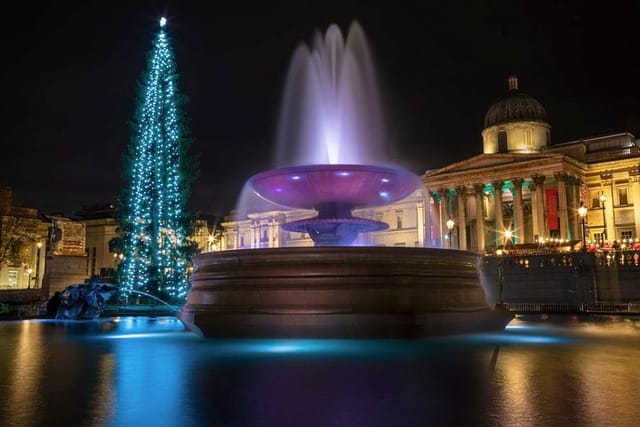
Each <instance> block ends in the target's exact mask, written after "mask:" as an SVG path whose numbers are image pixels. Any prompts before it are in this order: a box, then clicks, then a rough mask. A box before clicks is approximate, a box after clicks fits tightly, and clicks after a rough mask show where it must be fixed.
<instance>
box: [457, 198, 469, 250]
mask: <svg viewBox="0 0 640 427" xmlns="http://www.w3.org/2000/svg"><path fill="white" fill-rule="evenodd" d="M456 192H457V193H458V248H460V249H462V250H467V215H466V212H465V211H466V204H467V203H466V198H467V196H466V194H465V193H466V188H465V187H464V186H460V187H457V188H456Z"/></svg>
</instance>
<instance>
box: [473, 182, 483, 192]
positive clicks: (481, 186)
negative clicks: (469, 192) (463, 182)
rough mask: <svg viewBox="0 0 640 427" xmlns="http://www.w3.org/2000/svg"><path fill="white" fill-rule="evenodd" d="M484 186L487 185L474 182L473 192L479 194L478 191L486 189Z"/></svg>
mask: <svg viewBox="0 0 640 427" xmlns="http://www.w3.org/2000/svg"><path fill="white" fill-rule="evenodd" d="M484 187H485V185H484V184H473V192H474V193H475V194H478V193H480V194H482V192H483V191H484Z"/></svg>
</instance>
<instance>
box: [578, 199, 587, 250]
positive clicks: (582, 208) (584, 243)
mask: <svg viewBox="0 0 640 427" xmlns="http://www.w3.org/2000/svg"><path fill="white" fill-rule="evenodd" d="M578 215H580V219H581V222H582V250H583V251H585V250H586V249H587V240H586V236H587V232H586V226H585V218H586V216H587V207H586V206H585V205H584V203H583V202H580V207H579V208H578Z"/></svg>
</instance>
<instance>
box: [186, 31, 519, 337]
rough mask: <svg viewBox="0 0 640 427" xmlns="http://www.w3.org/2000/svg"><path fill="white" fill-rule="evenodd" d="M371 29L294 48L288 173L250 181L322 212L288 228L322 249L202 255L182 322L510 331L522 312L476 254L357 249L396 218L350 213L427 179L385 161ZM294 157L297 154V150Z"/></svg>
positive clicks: (322, 332) (239, 327) (307, 333)
mask: <svg viewBox="0 0 640 427" xmlns="http://www.w3.org/2000/svg"><path fill="white" fill-rule="evenodd" d="M379 105H380V104H379V100H378V95H377V87H376V83H375V78H374V73H373V67H372V65H371V60H370V54H369V51H368V48H367V45H366V40H365V38H364V33H363V32H362V29H361V28H360V26H359V25H358V24H353V25H352V26H351V28H350V30H349V33H348V36H347V38H346V40H345V39H343V38H342V34H341V32H340V30H339V29H338V27H337V26H335V25H332V26H330V27H329V29H328V30H327V32H326V34H325V36H324V38H323V37H322V36H320V35H319V34H316V37H315V40H314V45H313V48H312V49H309V48H308V47H306V46H305V45H301V46H300V47H299V48H298V50H297V51H296V53H295V55H294V57H293V60H292V62H291V66H290V68H289V73H288V76H287V85H286V88H285V95H284V103H283V110H282V116H281V120H280V126H279V134H278V150H277V163H278V166H279V168H277V169H274V170H270V171H267V172H263V173H260V174H257V175H255V176H253V177H251V178H250V179H249V181H248V187H250V188H252V189H253V190H254V191H255V193H256V194H257V195H258V196H260V197H261V198H262V199H264V200H266V201H267V202H270V203H275V204H276V205H279V206H284V207H288V208H295V209H314V210H316V211H317V212H318V215H317V216H316V217H313V218H307V219H303V220H299V221H294V222H291V223H285V224H284V225H282V228H283V229H285V230H289V231H296V232H305V233H308V234H309V235H310V236H311V238H312V239H313V241H314V243H315V247H296V248H270V249H253V250H250V251H242V250H235V251H225V252H219V253H215V254H202V255H199V256H196V257H195V258H194V273H193V276H192V287H191V289H190V290H189V294H188V300H187V304H186V305H185V307H184V308H183V310H182V311H181V313H180V316H181V318H182V319H183V321H184V322H185V323H186V324H187V326H189V327H191V328H192V329H194V330H196V331H200V332H201V333H202V334H203V335H205V336H207V337H359V338H382V337H384V338H401V337H404V338H409V337H410V338H414V337H424V336H431V335H441V334H448V333H460V332H471V331H480V330H487V329H501V328H504V326H505V325H506V323H507V322H508V321H509V320H510V319H511V318H512V316H511V315H510V314H508V313H504V312H497V311H495V310H493V309H491V308H490V307H489V306H488V305H487V302H486V297H485V293H484V290H483V288H482V285H481V282H480V273H479V269H478V263H479V256H478V255H477V254H475V253H471V252H466V251H455V250H447V251H443V250H437V249H429V248H395V247H394V248H391V247H355V246H349V245H351V244H352V243H353V241H354V240H355V239H356V237H357V235H358V233H361V232H365V231H374V230H380V229H384V228H386V227H387V224H385V223H383V222H380V221H373V220H369V219H366V218H357V217H354V216H353V215H352V211H353V209H355V208H365V207H376V206H382V205H387V204H390V203H393V202H395V201H398V200H400V199H403V198H405V197H407V196H409V195H410V194H412V193H413V192H414V191H416V190H417V189H418V188H419V186H420V183H421V181H420V178H419V177H418V176H416V175H414V174H413V173H411V172H409V171H406V170H404V169H403V168H401V167H397V166H392V165H387V164H384V162H383V161H382V159H383V158H384V154H383V150H382V147H383V144H382V142H384V131H383V127H382V123H383V121H382V120H381V114H380V111H381V109H380V107H379ZM287 155H290V156H289V157H287Z"/></svg>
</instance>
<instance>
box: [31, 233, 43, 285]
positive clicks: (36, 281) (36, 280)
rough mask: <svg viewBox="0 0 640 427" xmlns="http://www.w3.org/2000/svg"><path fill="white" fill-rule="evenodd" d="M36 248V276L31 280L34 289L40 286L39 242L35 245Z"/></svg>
mask: <svg viewBox="0 0 640 427" xmlns="http://www.w3.org/2000/svg"><path fill="white" fill-rule="evenodd" d="M36 247H37V248H38V249H37V250H36V276H35V277H34V278H33V279H34V284H33V287H34V288H38V287H39V285H40V250H41V249H42V242H41V241H39V242H38V243H36Z"/></svg>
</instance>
